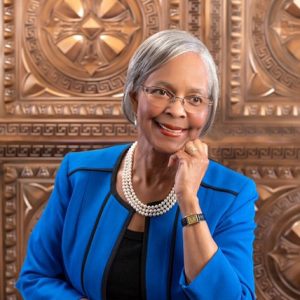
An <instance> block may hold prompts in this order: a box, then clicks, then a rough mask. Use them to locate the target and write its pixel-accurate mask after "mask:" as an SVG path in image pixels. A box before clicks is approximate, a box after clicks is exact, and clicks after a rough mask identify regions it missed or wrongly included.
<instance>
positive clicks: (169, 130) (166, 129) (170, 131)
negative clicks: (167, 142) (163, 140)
mask: <svg viewBox="0 0 300 300" xmlns="http://www.w3.org/2000/svg"><path fill="white" fill-rule="evenodd" d="M156 124H157V125H158V126H159V127H160V128H161V129H162V130H161V131H162V133H164V134H165V135H168V136H174V137H175V136H180V135H181V134H182V132H183V131H184V130H186V129H185V128H183V127H178V126H174V125H171V124H167V123H160V122H158V121H156Z"/></svg>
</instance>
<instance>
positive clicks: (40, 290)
mask: <svg viewBox="0 0 300 300" xmlns="http://www.w3.org/2000/svg"><path fill="white" fill-rule="evenodd" d="M68 157H69V155H67V156H66V157H65V158H64V160H63V162H62V163H61V166H60V168H59V171H58V173H57V176H56V179H55V184H54V189H53V192H52V194H51V196H50V198H49V201H48V204H47V207H46V209H45V211H44V212H43V214H42V216H41V218H40V220H39V221H38V223H37V224H36V226H35V228H34V230H33V232H32V234H31V236H30V239H29V242H28V248H27V255H26V258H25V261H24V264H23V267H22V270H21V272H20V274H19V279H18V281H17V283H16V287H17V289H18V290H19V291H20V293H21V294H22V296H23V298H24V299H30V300H35V299H39V300H40V299H48V300H49V299H65V300H68V299H70V300H71V299H80V298H83V296H82V295H81V294H80V293H79V292H78V291H77V290H75V289H74V288H73V287H72V286H71V285H70V283H69V282H68V280H67V276H66V273H65V271H64V263H63V258H62V250H61V249H62V229H63V225H64V218H65V214H66V209H67V206H68V203H69V198H70V194H71V188H70V184H69V181H68V176H67V172H68Z"/></svg>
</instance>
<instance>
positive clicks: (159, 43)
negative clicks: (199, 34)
mask: <svg viewBox="0 0 300 300" xmlns="http://www.w3.org/2000/svg"><path fill="white" fill-rule="evenodd" d="M217 102H218V80H217V72H216V67H215V64H214V62H213V60H212V57H211V55H210V54H209V52H208V50H207V48H206V47H205V46H204V45H203V43H202V42H201V41H199V40H198V39H197V38H195V37H194V36H192V35H191V34H189V33H187V32H184V31H179V30H166V31H161V32H158V33H156V34H155V35H153V36H151V37H150V38H148V39H147V40H146V41H144V43H143V44H142V45H141V46H140V47H139V48H138V50H137V51H136V53H135V54H134V56H133V58H132V59H131V61H130V64H129V68H128V74H127V81H126V84H125V90H124V99H123V109H124V113H125V115H126V116H127V118H128V120H129V121H130V122H132V123H134V124H135V126H136V127H137V131H138V137H137V141H136V142H135V143H133V144H132V145H121V146H114V147H109V148H106V149H102V150H95V151H88V152H82V153H72V154H69V155H67V156H66V158H65V159H64V161H63V162H62V165H61V167H60V170H59V172H58V175H57V178H56V182H55V188H54V191H53V193H52V195H51V198H50V200H49V203H48V205H47V208H46V210H45V212H44V214H43V216H42V217H41V219H40V221H39V222H38V224H37V226H36V228H35V229H34V231H33V233H32V235H31V238H30V241H29V245H28V251H27V257H26V260H25V262H24V265H23V268H22V271H21V273H20V278H19V281H18V283H17V287H18V288H19V290H20V292H21V293H22V295H23V296H24V298H25V299H58V298H59V299H80V298H88V299H91V300H93V299H95V300H96V299H108V300H113V299H125V300H126V299H131V300H133V299H148V300H151V299H153V300H154V299H155V300H160V299H161V300H165V299H172V300H182V299H191V300H192V299H204V300H211V299H214V300H218V299H222V300H224V299H225V300H226V299H228V300H233V299H245V300H246V299H248V300H249V299H255V293H254V276H253V262H252V251H253V249H252V244H253V240H254V229H255V223H254V201H255V200H256V199H257V193H256V189H255V184H254V183H253V181H251V180H250V179H248V178H247V177H245V176H243V175H240V174H238V173H236V172H234V171H232V170H229V169H227V168H225V167H224V166H222V165H220V164H218V163H216V162H214V161H211V160H209V158H208V146H207V145H206V144H205V143H204V142H203V141H202V140H201V139H202V137H203V136H204V135H205V134H206V132H207V131H208V130H209V128H210V127H211V125H212V122H213V119H214V116H215V113H216V107H217ZM37 245H38V247H37Z"/></svg>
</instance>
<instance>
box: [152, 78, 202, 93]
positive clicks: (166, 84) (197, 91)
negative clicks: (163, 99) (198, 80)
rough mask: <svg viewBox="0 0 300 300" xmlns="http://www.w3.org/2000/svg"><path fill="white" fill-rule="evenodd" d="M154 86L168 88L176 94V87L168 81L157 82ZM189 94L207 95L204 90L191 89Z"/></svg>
mask: <svg viewBox="0 0 300 300" xmlns="http://www.w3.org/2000/svg"><path fill="white" fill-rule="evenodd" d="M153 86H163V87H165V88H168V89H170V90H171V91H172V92H174V91H175V90H176V89H175V88H174V86H173V85H172V84H171V83H169V82H167V81H155V82H154V84H153ZM188 92H189V93H200V94H202V95H203V94H205V91H204V89H201V88H190V89H189V90H188Z"/></svg>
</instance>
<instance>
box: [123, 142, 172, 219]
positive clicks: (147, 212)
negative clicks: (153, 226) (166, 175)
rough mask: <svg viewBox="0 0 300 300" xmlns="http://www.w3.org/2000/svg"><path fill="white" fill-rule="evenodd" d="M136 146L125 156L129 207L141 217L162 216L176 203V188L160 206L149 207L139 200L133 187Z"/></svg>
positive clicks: (125, 191) (125, 186) (126, 193)
mask: <svg viewBox="0 0 300 300" xmlns="http://www.w3.org/2000/svg"><path fill="white" fill-rule="evenodd" d="M136 145H137V142H135V143H133V144H132V145H131V147H130V148H129V150H128V152H127V154H126V156H125V160H124V170H123V175H122V189H123V193H124V195H125V198H126V200H127V202H128V203H129V205H130V206H131V207H132V208H133V209H134V210H135V211H136V212H137V213H139V214H140V215H143V216H149V217H153V216H159V215H162V214H164V213H166V212H167V211H169V210H170V209H171V208H172V207H173V206H174V205H175V203H176V194H175V189H174V186H173V187H172V189H171V191H170V193H169V195H168V196H167V197H166V198H165V199H164V200H163V201H162V202H161V203H159V204H156V205H147V204H144V203H142V202H141V201H140V200H139V199H138V197H137V196H136V194H135V192H134V189H133V186H132V164H133V154H134V150H135V148H136Z"/></svg>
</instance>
